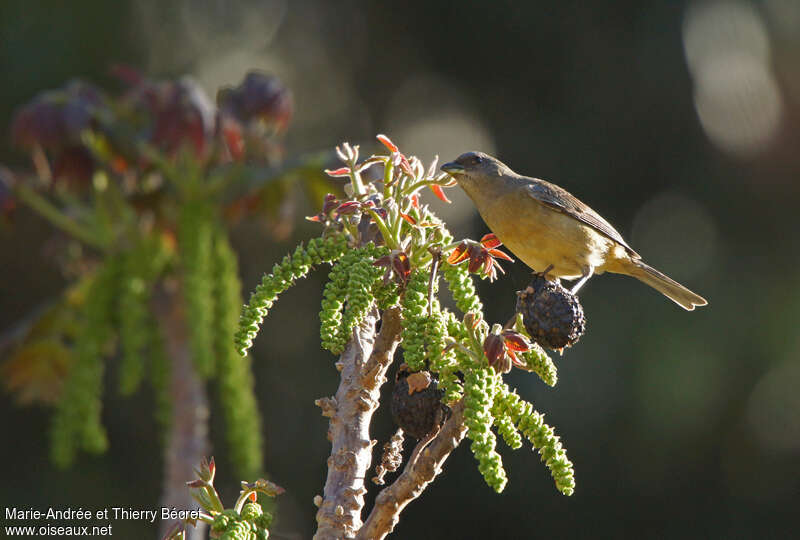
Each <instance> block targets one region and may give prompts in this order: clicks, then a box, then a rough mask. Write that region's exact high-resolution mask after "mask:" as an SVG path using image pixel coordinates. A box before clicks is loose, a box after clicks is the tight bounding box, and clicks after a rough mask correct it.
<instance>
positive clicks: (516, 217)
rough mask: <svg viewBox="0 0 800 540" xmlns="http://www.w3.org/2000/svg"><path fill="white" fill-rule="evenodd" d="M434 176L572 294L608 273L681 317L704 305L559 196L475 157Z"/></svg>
mask: <svg viewBox="0 0 800 540" xmlns="http://www.w3.org/2000/svg"><path fill="white" fill-rule="evenodd" d="M441 169H442V170H443V171H444V172H446V173H448V174H449V175H450V176H452V177H453V178H454V179H455V180H456V182H457V183H458V185H459V186H460V187H461V188H462V189H463V190H464V191H465V192H466V194H467V195H468V196H469V198H470V199H472V202H473V203H474V204H475V206H476V207H477V209H478V213H480V215H481V217H482V218H483V220H484V222H486V225H487V226H488V227H489V229H491V231H492V232H493V233H495V235H496V236H497V238H498V239H499V240H500V241H501V242H502V243H503V244H505V246H506V247H507V248H508V249H509V250H510V251H511V252H512V253H513V254H514V255H516V256H517V257H518V258H519V259H520V260H522V262H524V263H525V264H526V265H528V266H529V267H530V268H531V269H532V270H534V271H535V272H537V271H538V272H539V273H543V274H544V275H545V276H546V277H547V278H548V279H551V278H554V280H556V281H557V280H559V279H565V280H568V281H569V280H578V281H577V282H576V283H575V284H574V285H573V287H572V290H571V292H572V293H573V294H574V293H577V292H578V290H579V289H580V288H581V287H582V286H583V285H584V284H585V283H586V281H587V280H588V279H589V278H590V277H592V276H593V275H595V274H602V273H604V272H611V273H615V274H624V275H628V276H632V277H635V278H636V279H638V280H639V281H641V282H642V283H644V284H646V285H649V286H650V287H652V288H654V289H655V290H657V291H658V292H660V293H661V294H663V295H664V296H666V297H667V298H669V299H670V300H672V301H673V302H675V303H676V304H678V305H679V306H681V307H682V308H683V309H685V310H687V311H693V310H694V308H695V306H705V305H707V304H708V302H707V301H706V299H705V298H703V297H702V296H700V295H698V294H696V293H694V292H692V291H690V290H689V289H687V288H686V287H684V286H683V285H681V284H680V283H678V282H677V281H675V280H673V279H672V278H670V277H669V276H667V275H665V274H663V273H661V272H659V271H658V270H656V269H655V268H653V267H652V266H650V265H648V264H646V263H645V262H644V261H643V260H642V257H641V256H640V255H639V254H638V253H636V252H635V251H634V250H633V248H631V247H630V246H629V245H628V243H627V242H625V240H624V239H623V238H622V235H621V234H620V233H619V232H617V230H616V229H615V228H614V227H612V226H611V224H610V223H609V222H608V221H606V220H605V219H603V217H602V216H600V214H598V213H597V212H595V211H594V210H592V209H591V208H589V206H587V205H586V204H584V203H583V202H581V201H580V200H578V199H577V198H576V197H575V196H573V195H572V194H570V193H569V192H568V191H566V190H565V189H563V188H560V187H559V186H557V185H555V184H551V183H550V182H546V181H544V180H539V179H538V178H530V177H527V176H522V175H520V174H517V173H515V172H514V171H512V170H511V169H510V168H509V167H508V166H507V165H505V164H504V163H502V162H501V161H500V160H498V159H497V158H494V157H492V156H490V155H488V154H485V153H483V152H467V153H465V154H462V155H460V156H459V157H458V158H457V159H456V160H455V161H451V162H449V163H445V164H444V165H442V167H441Z"/></svg>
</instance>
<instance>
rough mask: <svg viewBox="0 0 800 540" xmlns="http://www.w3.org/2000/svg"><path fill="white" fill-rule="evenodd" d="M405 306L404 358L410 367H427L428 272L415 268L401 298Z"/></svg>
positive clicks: (413, 369)
mask: <svg viewBox="0 0 800 540" xmlns="http://www.w3.org/2000/svg"><path fill="white" fill-rule="evenodd" d="M401 305H402V307H403V332H402V339H403V341H402V344H403V354H404V356H403V359H404V360H405V363H406V365H408V369H409V370H411V371H419V370H421V369H423V368H424V367H425V330H426V327H427V317H428V273H427V272H425V271H424V270H420V269H415V270H413V271H412V272H411V276H410V278H409V280H408V285H407V286H406V290H405V292H404V294H403V297H402V299H401Z"/></svg>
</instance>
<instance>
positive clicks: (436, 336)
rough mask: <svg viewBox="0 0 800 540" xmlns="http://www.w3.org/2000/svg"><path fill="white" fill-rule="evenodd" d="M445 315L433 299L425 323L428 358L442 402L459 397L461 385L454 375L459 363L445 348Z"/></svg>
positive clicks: (446, 335)
mask: <svg viewBox="0 0 800 540" xmlns="http://www.w3.org/2000/svg"><path fill="white" fill-rule="evenodd" d="M447 319H448V317H447V315H446V314H445V313H443V312H442V311H441V308H440V306H439V301H438V300H436V299H435V298H434V300H433V316H432V317H430V318H429V319H428V321H427V325H426V334H427V338H428V339H427V341H428V360H429V363H430V368H431V370H433V371H435V372H436V373H438V374H439V389H440V390H443V391H444V398H443V399H444V402H445V403H454V402H456V401H458V400H459V399H461V396H462V394H463V390H464V389H463V387H462V385H461V381H459V380H458V377H457V376H456V371H458V369H459V365H458V363H457V361H456V355H455V352H454V351H453V350H452V349H450V350H447V351H445V349H446V348H447V339H448V337H449V335H448V331H447Z"/></svg>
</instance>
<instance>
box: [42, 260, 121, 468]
mask: <svg viewBox="0 0 800 540" xmlns="http://www.w3.org/2000/svg"><path fill="white" fill-rule="evenodd" d="M119 266H120V263H119V260H118V259H116V258H111V257H110V258H107V259H106V261H105V262H104V264H103V266H102V267H101V268H100V269H99V270H98V271H97V274H96V275H95V277H94V279H93V281H92V284H91V286H90V287H89V291H88V293H87V296H86V304H85V305H84V313H85V320H84V324H83V326H82V328H81V330H80V333H79V335H78V336H77V338H76V342H75V363H74V364H73V366H72V369H71V370H70V373H69V375H68V376H67V380H66V381H65V383H64V393H63V395H62V397H61V400H60V401H59V402H58V404H57V405H56V411H55V414H54V416H53V424H52V431H51V443H52V446H51V457H52V459H53V462H54V463H55V464H56V465H58V466H60V467H66V466H68V465H70V464H71V463H72V462H73V461H74V459H75V454H76V453H77V451H78V449H79V448H82V449H84V450H86V451H88V452H91V453H100V452H103V451H105V449H106V448H107V447H108V439H107V438H106V433H105V430H104V429H103V426H102V424H101V411H102V401H101V397H102V391H103V352H104V351H103V348H104V347H105V346H106V344H107V343H108V342H109V340H110V339H111V338H112V337H113V330H114V329H113V324H112V320H113V307H114V300H115V299H116V296H117V291H116V286H117V285H118V278H119Z"/></svg>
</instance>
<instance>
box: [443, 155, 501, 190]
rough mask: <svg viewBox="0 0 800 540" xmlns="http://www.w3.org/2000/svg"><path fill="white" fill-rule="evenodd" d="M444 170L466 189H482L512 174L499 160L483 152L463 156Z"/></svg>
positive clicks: (444, 167)
mask: <svg viewBox="0 0 800 540" xmlns="http://www.w3.org/2000/svg"><path fill="white" fill-rule="evenodd" d="M442 170H443V171H444V172H446V173H447V174H449V175H451V176H452V177H453V178H455V179H456V180H457V181H458V183H459V184H460V185H461V186H462V187H465V188H466V186H467V185H472V186H475V187H480V185H481V184H484V183H487V182H491V181H492V180H496V179H498V178H500V177H502V176H503V175H505V174H508V173H510V172H511V169H509V168H508V167H507V166H506V165H505V164H504V163H503V162H501V161H500V160H499V159H497V158H493V157H492V156H490V155H489V154H484V153H483V152H467V153H466V154H461V155H460V156H458V158H457V159H456V160H455V161H451V162H450V163H445V164H444V165H442Z"/></svg>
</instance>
